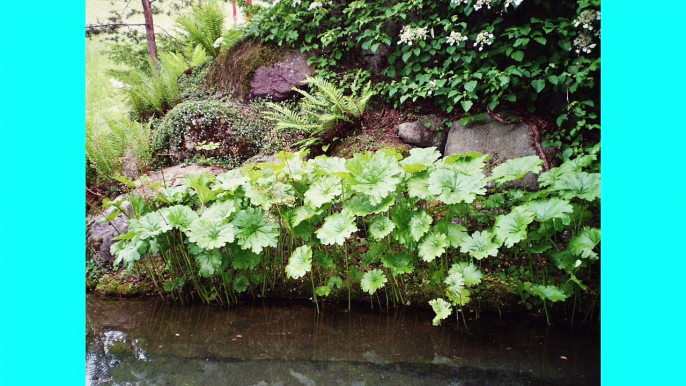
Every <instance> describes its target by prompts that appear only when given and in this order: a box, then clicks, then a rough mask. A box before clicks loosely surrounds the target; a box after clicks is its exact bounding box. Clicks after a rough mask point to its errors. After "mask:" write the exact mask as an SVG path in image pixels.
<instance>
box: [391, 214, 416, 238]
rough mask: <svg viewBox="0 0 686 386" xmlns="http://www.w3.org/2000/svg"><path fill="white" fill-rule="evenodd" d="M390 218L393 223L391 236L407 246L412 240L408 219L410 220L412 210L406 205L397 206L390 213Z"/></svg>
mask: <svg viewBox="0 0 686 386" xmlns="http://www.w3.org/2000/svg"><path fill="white" fill-rule="evenodd" d="M391 220H392V221H393V224H395V228H394V229H393V237H394V238H395V239H396V240H398V242H399V243H400V244H402V245H405V246H409V245H410V244H412V243H413V242H414V238H413V237H412V233H411V232H410V221H411V220H412V212H410V210H409V209H408V207H407V205H399V206H397V207H396V208H395V209H394V210H393V213H392V215H391Z"/></svg>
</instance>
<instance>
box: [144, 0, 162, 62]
mask: <svg viewBox="0 0 686 386" xmlns="http://www.w3.org/2000/svg"><path fill="white" fill-rule="evenodd" d="M141 2H142V3H143V15H144V16H145V35H146V36H147V38H148V55H149V56H150V59H151V60H152V63H153V64H154V65H155V67H158V66H157V44H156V43H155V29H154V25H153V23H152V10H151V8H150V3H151V1H149V0H141Z"/></svg>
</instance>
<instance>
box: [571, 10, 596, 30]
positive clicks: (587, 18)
mask: <svg viewBox="0 0 686 386" xmlns="http://www.w3.org/2000/svg"><path fill="white" fill-rule="evenodd" d="M593 20H600V11H594V10H592V9H587V10H585V11H582V12H581V13H580V14H579V17H578V18H576V19H574V26H575V27H578V26H579V24H581V25H582V26H583V27H584V28H585V29H587V30H589V31H591V30H592V29H593V25H592V24H591V23H593Z"/></svg>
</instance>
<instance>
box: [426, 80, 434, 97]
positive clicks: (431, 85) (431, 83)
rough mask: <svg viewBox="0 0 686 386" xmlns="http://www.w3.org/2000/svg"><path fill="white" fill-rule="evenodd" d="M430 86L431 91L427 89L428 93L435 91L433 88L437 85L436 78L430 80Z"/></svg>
mask: <svg viewBox="0 0 686 386" xmlns="http://www.w3.org/2000/svg"><path fill="white" fill-rule="evenodd" d="M429 86H430V87H431V88H430V89H429V91H427V93H426V95H431V94H432V93H433V89H434V88H435V87H436V81H435V80H430V81H429Z"/></svg>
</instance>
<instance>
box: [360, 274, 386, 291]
mask: <svg viewBox="0 0 686 386" xmlns="http://www.w3.org/2000/svg"><path fill="white" fill-rule="evenodd" d="M386 282H388V279H387V278H386V275H384V273H383V271H381V270H380V269H378V268H377V269H373V270H371V271H368V272H365V274H364V276H362V280H361V281H360V285H361V286H362V290H363V291H365V292H367V293H369V294H370V295H373V294H374V293H375V292H376V291H377V290H378V289H379V288H382V287H383V286H384V284H386Z"/></svg>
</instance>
